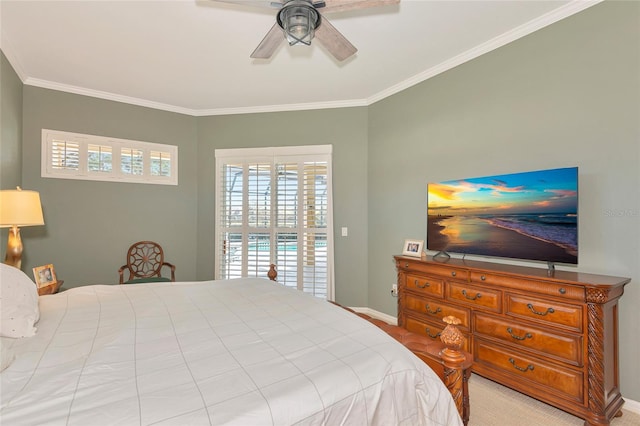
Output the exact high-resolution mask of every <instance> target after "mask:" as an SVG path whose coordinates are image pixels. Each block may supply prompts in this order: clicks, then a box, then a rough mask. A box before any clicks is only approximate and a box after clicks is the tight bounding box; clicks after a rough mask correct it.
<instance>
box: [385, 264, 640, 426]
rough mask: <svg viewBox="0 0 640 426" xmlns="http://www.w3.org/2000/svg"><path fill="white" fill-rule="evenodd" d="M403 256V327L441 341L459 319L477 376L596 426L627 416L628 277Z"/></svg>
mask: <svg viewBox="0 0 640 426" xmlns="http://www.w3.org/2000/svg"><path fill="white" fill-rule="evenodd" d="M395 260H396V268H397V271H398V291H399V297H398V325H399V326H401V327H403V328H405V329H407V330H409V331H412V332H414V333H420V334H424V335H428V336H430V337H431V338H432V339H436V338H438V337H439V333H440V332H441V331H442V329H443V326H442V318H443V317H445V316H447V315H454V316H456V317H458V318H460V320H461V321H462V323H461V324H460V325H459V327H460V329H461V330H462V331H463V333H464V334H465V336H466V337H467V341H466V346H465V347H464V349H466V350H467V351H469V352H471V353H472V354H473V360H474V363H473V371H474V372H475V373H477V374H480V375H482V376H484V377H487V378H489V379H491V380H494V381H496V382H498V383H501V384H503V385H505V386H508V387H510V388H513V389H516V390H518V391H520V392H522V393H524V394H527V395H529V396H531V397H534V398H537V399H539V400H541V401H544V402H546V403H548V404H551V405H553V406H555V407H558V408H560V409H562V410H565V411H567V412H569V413H572V414H574V415H576V416H578V417H581V418H583V419H585V424H586V425H608V424H609V422H610V420H611V419H612V418H613V417H614V416H616V415H619V414H621V412H620V409H621V408H622V404H623V403H624V400H623V399H622V395H621V394H620V389H619V371H618V299H619V298H620V297H621V296H622V293H623V291H624V286H625V284H627V283H628V282H629V281H630V280H629V279H628V278H619V277H610V276H603V275H593V274H585V273H581V272H566V271H555V272H554V273H553V274H552V275H549V274H548V272H547V270H546V269H542V268H530V267H523V266H513V265H504V264H497V263H489V262H477V261H463V260H460V259H449V260H448V261H442V262H441V261H435V260H431V259H428V260H427V259H425V258H423V259H419V258H412V257H404V256H396V257H395ZM471 398H472V399H473V395H471ZM472 405H473V401H472Z"/></svg>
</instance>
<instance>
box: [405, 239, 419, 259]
mask: <svg viewBox="0 0 640 426" xmlns="http://www.w3.org/2000/svg"><path fill="white" fill-rule="evenodd" d="M423 246H424V240H404V246H403V247H402V254H403V255H405V256H413V257H421V256H422V247H423Z"/></svg>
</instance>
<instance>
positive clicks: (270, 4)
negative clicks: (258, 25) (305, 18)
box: [210, 0, 284, 9]
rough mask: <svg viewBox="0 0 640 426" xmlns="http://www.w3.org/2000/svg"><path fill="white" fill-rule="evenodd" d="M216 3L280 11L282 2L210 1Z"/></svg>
mask: <svg viewBox="0 0 640 426" xmlns="http://www.w3.org/2000/svg"><path fill="white" fill-rule="evenodd" d="M210 1H214V2H218V3H230V4H238V5H240V6H250V7H260V8H263V9H264V8H268V9H280V8H281V7H282V6H283V5H284V0H210Z"/></svg>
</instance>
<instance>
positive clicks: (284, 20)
mask: <svg viewBox="0 0 640 426" xmlns="http://www.w3.org/2000/svg"><path fill="white" fill-rule="evenodd" d="M277 19H278V25H280V27H282V29H283V30H284V33H285V36H286V38H287V42H289V45H291V46H293V45H296V44H305V45H307V46H308V45H310V44H311V40H312V39H313V36H314V34H315V30H316V28H318V26H319V25H320V14H319V13H318V11H317V10H316V9H315V7H313V5H312V4H311V2H309V1H305V0H291V1H289V2H287V3H286V4H285V5H284V7H283V8H282V9H280V12H278V16H277Z"/></svg>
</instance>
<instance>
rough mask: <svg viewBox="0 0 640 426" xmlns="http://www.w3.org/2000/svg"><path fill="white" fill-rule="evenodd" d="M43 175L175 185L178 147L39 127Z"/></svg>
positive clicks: (176, 182) (176, 180)
mask: <svg viewBox="0 0 640 426" xmlns="http://www.w3.org/2000/svg"><path fill="white" fill-rule="evenodd" d="M41 172H42V173H41V174H42V177H50V178H63V179H84V180H102V181H117V182H138V183H153V184H164V185H177V184H178V147H177V146H174V145H163V144H157V143H150V142H141V141H134V140H127V139H116V138H108V137H103V136H94V135H84V134H79V133H69V132H61V131H57V130H47V129H43V130H42V169H41Z"/></svg>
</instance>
